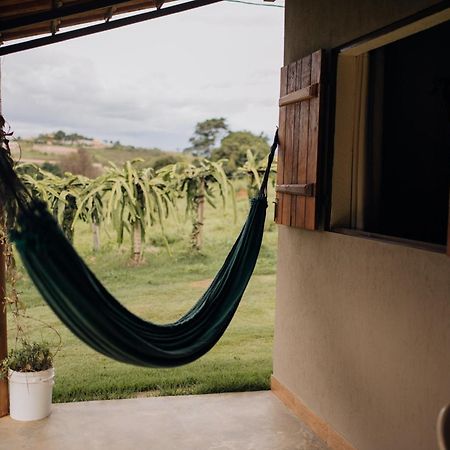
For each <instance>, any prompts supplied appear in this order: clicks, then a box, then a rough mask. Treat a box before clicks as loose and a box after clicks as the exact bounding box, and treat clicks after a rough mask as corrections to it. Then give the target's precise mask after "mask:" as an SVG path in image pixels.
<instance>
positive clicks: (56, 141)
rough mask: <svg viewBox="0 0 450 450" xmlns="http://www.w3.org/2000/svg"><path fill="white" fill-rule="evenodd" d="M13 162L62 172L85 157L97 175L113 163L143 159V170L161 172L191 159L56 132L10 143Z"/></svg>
mask: <svg viewBox="0 0 450 450" xmlns="http://www.w3.org/2000/svg"><path fill="white" fill-rule="evenodd" d="M11 149H12V152H13V156H14V158H15V159H16V160H20V162H24V163H33V164H37V165H43V164H44V163H47V164H46V167H48V163H50V164H53V165H56V166H58V167H61V168H64V166H65V165H66V162H67V161H68V160H69V159H70V160H74V159H76V155H77V153H83V154H84V155H88V158H89V160H90V161H91V163H92V165H93V166H94V167H95V168H96V169H97V171H98V172H102V171H103V170H104V169H105V167H107V166H108V165H109V162H112V163H114V164H116V165H119V166H121V165H122V164H124V163H125V162H126V161H129V160H132V159H142V160H143V163H142V165H143V166H148V167H155V168H160V167H162V166H164V165H166V164H171V163H174V162H177V161H181V160H186V159H190V158H189V157H187V156H186V155H182V154H180V153H178V152H172V151H164V150H160V149H158V148H142V147H134V146H131V145H123V144H121V143H120V142H106V141H101V140H98V139H93V138H87V137H85V136H82V135H79V134H77V133H73V134H66V133H64V132H63V131H58V132H56V133H51V134H41V135H39V136H38V137H37V138H32V139H20V138H19V139H16V140H14V141H12V142H11Z"/></svg>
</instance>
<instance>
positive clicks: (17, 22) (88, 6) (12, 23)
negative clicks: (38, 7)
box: [0, 0, 126, 33]
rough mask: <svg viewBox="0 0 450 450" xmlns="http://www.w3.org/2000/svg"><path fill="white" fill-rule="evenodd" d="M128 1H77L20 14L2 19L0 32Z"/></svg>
mask: <svg viewBox="0 0 450 450" xmlns="http://www.w3.org/2000/svg"><path fill="white" fill-rule="evenodd" d="M120 3H126V0H125V1H124V0H91V1H88V2H86V3H81V4H80V3H75V4H72V5H70V4H69V5H64V4H63V6H60V7H57V8H54V9H52V10H51V11H45V12H40V13H36V14H29V15H26V16H20V17H17V18H15V19H8V20H5V19H3V20H0V33H3V32H4V31H8V30H13V29H15V28H20V27H26V26H30V25H37V24H39V23H42V22H47V21H49V20H55V19H62V18H63V17H68V16H73V15H76V14H82V13H86V12H89V11H92V10H95V9H101V8H108V7H111V6H116V5H119V4H120Z"/></svg>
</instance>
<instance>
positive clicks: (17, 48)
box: [0, 0, 222, 56]
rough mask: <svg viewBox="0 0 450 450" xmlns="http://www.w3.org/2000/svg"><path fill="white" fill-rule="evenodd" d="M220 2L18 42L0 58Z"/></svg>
mask: <svg viewBox="0 0 450 450" xmlns="http://www.w3.org/2000/svg"><path fill="white" fill-rule="evenodd" d="M220 1H222V0H191V1H188V2H185V3H181V4H178V5H174V6H168V7H167V8H163V9H157V10H155V11H149V12H145V13H142V14H135V15H133V16H129V17H124V18H121V19H116V20H112V21H109V22H104V23H100V24H97V25H90V26H87V27H83V28H79V29H77V30H72V31H66V32H63V33H58V34H55V35H54V36H46V37H42V38H37V39H31V40H29V41H25V42H19V43H17V44H9V45H6V46H2V47H0V56H4V55H9V54H11V53H17V52H21V51H23V50H29V49H32V48H37V47H43V46H45V45H50V44H54V43H56V42H63V41H67V40H69V39H75V38H77V37H81V36H88V35H91V34H96V33H100V32H102V31H107V30H113V29H116V28H121V27H125V26H127V25H132V24H135V23H140V22H145V21H148V20H152V19H157V18H159V17H164V16H169V15H171V14H176V13H180V12H184V11H189V10H191V9H195V8H200V7H202V6H206V5H211V4H213V3H219V2H220ZM0 34H1V33H0Z"/></svg>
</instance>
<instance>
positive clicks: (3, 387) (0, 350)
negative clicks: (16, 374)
mask: <svg viewBox="0 0 450 450" xmlns="http://www.w3.org/2000/svg"><path fill="white" fill-rule="evenodd" d="M0 201H1V199H0ZM3 225H4V216H3V210H2V209H1V207H0V226H1V230H0V233H1V236H0V360H2V359H3V358H6V356H7V354H8V341H7V324H6V299H5V297H6V262H5V250H6V248H5V244H6V235H5V234H4V233H5V229H4V226H3ZM8 412H9V401H8V380H7V379H4V380H0V417H3V416H6V415H8Z"/></svg>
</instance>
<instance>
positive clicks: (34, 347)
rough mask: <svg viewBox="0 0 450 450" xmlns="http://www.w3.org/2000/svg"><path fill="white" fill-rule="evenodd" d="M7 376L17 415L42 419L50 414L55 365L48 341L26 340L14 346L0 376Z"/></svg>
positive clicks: (13, 406) (19, 418)
mask: <svg viewBox="0 0 450 450" xmlns="http://www.w3.org/2000/svg"><path fill="white" fill-rule="evenodd" d="M6 376H7V377H8V379H9V402H10V415H11V417H12V418H13V419H16V420H22V421H28V420H39V419H43V418H44V417H47V416H48V415H49V414H50V410H51V404H52V391H53V384H54V381H53V379H54V368H53V354H52V352H51V351H50V347H49V345H48V344H47V343H45V342H42V343H40V342H27V341H22V342H21V343H20V344H19V345H18V346H17V347H16V348H15V349H12V350H11V351H10V352H9V355H8V357H7V358H5V359H4V360H3V361H1V365H0V377H6Z"/></svg>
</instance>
